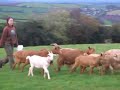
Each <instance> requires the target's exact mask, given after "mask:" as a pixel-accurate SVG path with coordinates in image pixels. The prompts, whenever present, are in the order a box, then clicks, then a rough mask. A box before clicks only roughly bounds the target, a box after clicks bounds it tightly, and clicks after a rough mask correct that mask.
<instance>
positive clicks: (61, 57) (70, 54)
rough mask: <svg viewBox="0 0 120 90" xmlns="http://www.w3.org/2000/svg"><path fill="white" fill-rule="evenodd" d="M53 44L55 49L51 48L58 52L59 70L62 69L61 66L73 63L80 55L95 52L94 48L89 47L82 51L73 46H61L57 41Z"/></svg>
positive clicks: (55, 52)
mask: <svg viewBox="0 0 120 90" xmlns="http://www.w3.org/2000/svg"><path fill="white" fill-rule="evenodd" d="M51 45H53V46H54V47H53V49H52V50H51V51H52V52H53V53H54V54H58V59H57V65H58V70H57V71H60V68H61V67H62V66H63V65H64V64H66V65H69V66H70V65H72V64H74V62H75V58H76V57H78V56H79V55H84V53H87V54H88V55H89V54H91V53H94V52H95V49H94V48H90V47H88V50H86V51H82V50H79V49H72V48H60V46H59V45H58V44H56V43H54V44H51Z"/></svg>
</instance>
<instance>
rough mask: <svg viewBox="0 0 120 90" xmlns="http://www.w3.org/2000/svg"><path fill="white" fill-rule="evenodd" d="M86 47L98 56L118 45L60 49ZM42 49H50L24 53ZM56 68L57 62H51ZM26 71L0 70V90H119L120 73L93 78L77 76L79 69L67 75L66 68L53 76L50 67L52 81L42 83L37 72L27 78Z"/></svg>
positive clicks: (2, 51) (5, 67)
mask: <svg viewBox="0 0 120 90" xmlns="http://www.w3.org/2000/svg"><path fill="white" fill-rule="evenodd" d="M88 46H91V47H93V48H95V49H96V52H97V53H101V52H104V51H106V50H109V49H113V48H119V49H120V44H119V43H118V44H75V45H61V47H65V48H79V49H82V50H85V49H86V48H87V47H88ZM41 48H47V49H49V50H50V49H51V48H52V47H51V46H36V47H35V46H32V47H25V48H24V49H26V50H28V49H33V50H38V49H41ZM4 56H5V52H4V49H3V48H0V57H1V58H2V57H4ZM54 65H55V66H56V58H55V59H54ZM28 68H29V65H28V66H27V67H25V70H24V72H20V71H19V70H18V69H15V70H14V71H11V70H9V64H7V65H5V66H4V67H3V68H2V69H0V90H120V72H116V73H115V74H113V75H111V74H110V72H108V73H107V74H106V75H104V76H100V75H99V74H98V71H97V70H96V69H95V73H94V74H93V75H88V72H85V73H84V74H80V73H79V69H77V71H76V72H75V73H73V74H70V73H69V72H68V68H67V67H66V66H64V67H62V68H61V71H60V72H58V73H55V72H54V71H53V69H52V67H49V71H50V76H51V80H47V79H44V78H43V76H42V75H41V74H40V70H39V69H35V70H34V76H33V77H28V76H27V73H28ZM87 71H88V70H87Z"/></svg>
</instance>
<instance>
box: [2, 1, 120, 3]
mask: <svg viewBox="0 0 120 90" xmlns="http://www.w3.org/2000/svg"><path fill="white" fill-rule="evenodd" d="M13 1H16V2H63V3H64V2H68V3H72V2H73V3H74V2H81V1H82V2H111V3H112V2H120V0H0V2H13Z"/></svg>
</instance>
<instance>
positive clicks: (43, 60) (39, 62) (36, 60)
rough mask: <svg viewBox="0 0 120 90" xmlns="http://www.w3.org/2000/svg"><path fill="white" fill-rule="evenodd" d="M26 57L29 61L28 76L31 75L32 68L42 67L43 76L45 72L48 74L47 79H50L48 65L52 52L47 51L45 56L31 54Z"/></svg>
mask: <svg viewBox="0 0 120 90" xmlns="http://www.w3.org/2000/svg"><path fill="white" fill-rule="evenodd" d="M26 59H28V60H29V62H30V66H31V67H30V68H29V72H28V76H30V75H32V76H33V68H34V67H36V68H43V69H44V78H45V77H46V74H47V76H48V79H50V75H49V71H48V69H47V68H48V66H49V65H50V62H51V61H52V60H53V53H52V52H49V54H48V56H47V57H41V56H38V55H33V56H27V57H26Z"/></svg>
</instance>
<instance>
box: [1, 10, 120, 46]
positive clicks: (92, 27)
mask: <svg viewBox="0 0 120 90" xmlns="http://www.w3.org/2000/svg"><path fill="white" fill-rule="evenodd" d="M4 26H5V24H4V23H1V24H0V35H1V33H2V30H3V27H4ZM15 26H16V29H17V34H18V39H19V44H23V45H24V46H33V45H34V46H37V45H48V44H50V43H54V42H55V43H58V44H83V43H86V44H87V43H119V42H120V24H115V25H112V26H102V25H101V24H100V23H99V21H98V20H97V19H95V18H92V17H90V16H86V15H84V14H81V13H80V12H79V9H70V10H66V9H55V10H52V11H49V12H48V13H45V14H42V15H32V16H31V17H29V19H28V20H27V21H26V22H16V23H15Z"/></svg>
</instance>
